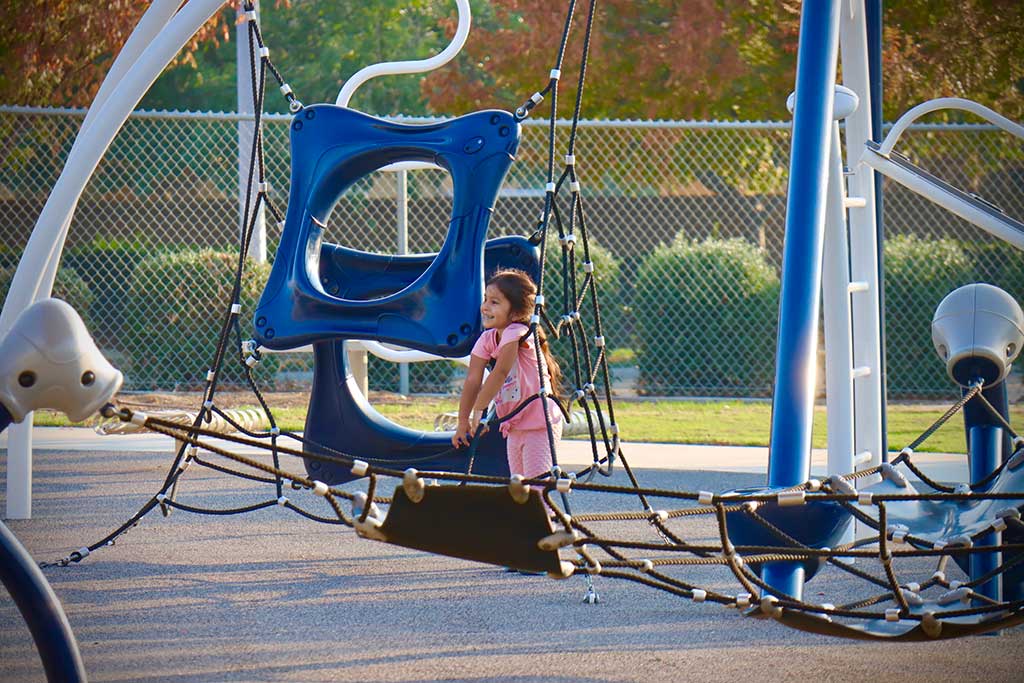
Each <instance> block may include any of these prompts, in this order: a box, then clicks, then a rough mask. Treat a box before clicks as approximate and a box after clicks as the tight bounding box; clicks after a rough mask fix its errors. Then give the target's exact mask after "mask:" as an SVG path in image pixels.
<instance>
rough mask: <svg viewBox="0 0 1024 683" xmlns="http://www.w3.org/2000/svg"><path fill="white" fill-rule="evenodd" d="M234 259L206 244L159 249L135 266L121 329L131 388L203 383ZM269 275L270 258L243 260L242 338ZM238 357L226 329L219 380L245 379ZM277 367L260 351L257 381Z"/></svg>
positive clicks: (239, 382) (226, 302) (225, 305)
mask: <svg viewBox="0 0 1024 683" xmlns="http://www.w3.org/2000/svg"><path fill="white" fill-rule="evenodd" d="M237 260H238V257H237V255H235V254H231V253H227V252H218V251H213V250H211V249H204V250H202V251H182V252H177V253H169V254H159V255H156V256H152V257H150V258H147V259H145V260H143V261H141V262H140V263H139V264H138V265H137V266H136V267H135V272H134V277H133V278H132V283H131V286H130V287H129V289H128V297H127V305H126V311H125V320H126V323H125V326H124V333H123V336H124V350H125V353H126V354H127V357H128V362H127V368H126V371H125V377H126V380H127V382H128V383H129V384H130V385H131V386H132V387H133V388H136V389H159V390H180V389H185V388H195V387H200V386H202V385H203V384H204V383H205V381H206V371H207V367H208V365H209V364H211V363H213V360H214V355H215V353H216V349H217V340H218V335H219V334H220V329H221V325H222V324H223V321H224V317H225V315H226V313H227V311H228V308H229V306H230V299H229V297H230V294H231V288H232V285H233V283H234V272H235V267H236V265H237ZM269 274H270V266H269V265H268V264H265V263H256V262H255V261H247V263H246V267H245V271H244V274H243V276H242V290H241V299H240V300H241V304H242V313H241V317H240V320H239V322H240V323H241V329H242V338H243V339H247V338H249V337H250V336H251V329H252V323H251V322H250V320H249V318H250V316H251V315H252V311H253V310H254V309H255V307H256V302H257V300H258V299H259V296H260V294H261V293H262V291H263V286H264V284H265V283H266V281H267V276H268V275H269ZM238 358H239V349H238V341H237V337H236V336H235V334H234V333H232V334H231V337H230V339H229V343H228V347H227V350H226V352H225V355H224V363H223V365H222V367H221V374H220V377H219V382H220V384H221V385H225V384H226V385H243V384H245V372H244V370H243V366H242V365H241V363H240V361H239V360H238ZM197 359H200V360H198V361H197ZM197 362H198V363H199V365H197ZM276 366H277V361H276V359H275V358H274V356H273V354H266V355H264V356H263V362H262V363H260V365H258V366H257V367H256V371H255V375H256V378H257V381H260V382H268V381H270V380H273V377H274V372H275V370H276Z"/></svg>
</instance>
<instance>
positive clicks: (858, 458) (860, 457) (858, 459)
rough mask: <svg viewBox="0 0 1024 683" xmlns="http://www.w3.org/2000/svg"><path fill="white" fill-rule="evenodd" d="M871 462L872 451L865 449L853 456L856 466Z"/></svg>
mask: <svg viewBox="0 0 1024 683" xmlns="http://www.w3.org/2000/svg"><path fill="white" fill-rule="evenodd" d="M869 462H871V451H864V452H862V453H858V454H857V455H855V456H853V464H854V465H855V466H856V465H866V464H867V463H869Z"/></svg>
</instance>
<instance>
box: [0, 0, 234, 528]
mask: <svg viewBox="0 0 1024 683" xmlns="http://www.w3.org/2000/svg"><path fill="white" fill-rule="evenodd" d="M177 4H179V3H176V2H174V0H156V2H154V4H153V5H152V6H151V7H150V9H149V10H147V12H146V14H145V15H143V19H142V21H140V24H139V26H137V27H136V30H135V31H133V32H132V35H131V36H130V37H129V40H128V42H127V43H126V45H125V48H124V49H122V54H120V55H118V59H117V60H115V67H112V73H111V74H110V75H108V79H111V78H112V80H110V83H111V85H109V86H106V82H107V79H104V84H103V85H101V87H100V92H99V93H97V100H96V102H95V103H94V104H93V107H92V108H91V109H90V112H89V114H88V115H87V117H86V122H85V123H83V126H82V129H81V130H80V131H79V135H78V137H77V138H76V140H75V143H74V144H73V145H72V148H71V152H70V153H69V155H68V159H67V161H66V162H65V165H64V169H63V170H62V171H61V175H60V177H59V178H58V179H57V182H56V183H55V185H54V187H53V189H52V190H51V192H50V196H49V197H47V200H46V204H45V205H44V207H43V210H42V212H41V213H40V215H39V218H38V220H37V221H36V225H35V228H34V229H33V230H32V234H31V236H30V237H29V241H28V244H27V246H26V247H25V251H24V252H23V254H22V257H21V260H20V262H19V264H18V268H17V270H16V271H15V274H14V278H13V280H12V282H11V287H10V290H9V291H8V294H7V299H6V301H5V302H4V306H3V310H2V311H0V338H2V337H3V336H5V335H6V334H7V332H8V331H9V330H10V327H11V325H12V324H13V323H14V320H15V319H16V318H17V316H18V315H19V314H20V313H21V312H22V311H23V310H25V309H26V308H27V307H28V306H29V305H31V304H32V303H33V302H34V301H36V300H37V299H39V298H40V297H44V296H49V294H50V292H51V291H52V288H53V278H54V276H55V275H56V264H57V262H58V261H59V260H60V255H61V253H62V252H63V249H64V242H65V240H66V238H67V233H68V229H69V228H70V225H71V219H72V216H73V215H74V211H75V208H76V206H77V205H78V200H79V198H80V197H81V195H82V192H83V191H84V189H85V185H86V184H87V183H88V182H89V178H90V177H91V176H92V174H93V172H94V171H95V170H96V166H97V165H98V164H99V161H100V159H101V158H102V157H103V154H104V153H105V152H106V150H107V148H108V147H109V146H110V143H111V142H112V141H113V139H114V136H115V135H116V134H117V132H118V131H119V130H120V129H121V127H122V126H123V125H124V122H125V121H126V120H127V118H128V115H129V114H130V113H131V111H132V109H133V108H134V107H135V106H136V105H137V104H138V102H139V100H140V99H141V98H142V95H143V94H144V93H145V92H146V90H148V89H149V86H150V85H152V83H153V81H154V80H156V77H157V76H158V75H159V74H160V72H161V71H163V69H164V68H165V67H166V66H167V64H168V63H170V61H171V59H173V58H174V56H175V55H176V54H177V53H178V52H179V51H180V50H181V48H182V47H183V46H184V45H185V43H186V42H187V41H188V40H189V38H191V37H192V35H194V34H195V32H196V31H198V30H199V28H200V27H201V26H202V25H203V24H204V23H205V22H206V21H207V20H208V19H209V18H210V17H211V16H213V14H214V12H216V11H217V9H218V8H219V7H220V6H221V5H222V4H223V0H191V1H190V2H188V3H187V4H186V5H185V6H184V7H182V8H181V10H180V11H177V12H175V10H176V9H177V6H176V5H177ZM171 15H173V17H171ZM168 17H171V18H169V19H168ZM118 62H120V66H118ZM122 74H123V75H122ZM104 86H106V87H104ZM86 124H88V125H86ZM86 131H88V135H85V133H86ZM8 436H9V439H10V441H9V443H8V452H7V453H8V454H7V472H8V477H7V506H6V507H7V517H8V518H10V519H26V518H28V517H30V516H31V510H32V508H31V505H32V503H31V501H32V472H31V462H32V461H31V457H32V438H31V420H30V419H26V420H25V421H24V423H22V424H21V425H15V426H14V428H13V429H11V430H9V431H8Z"/></svg>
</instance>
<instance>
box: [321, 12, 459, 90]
mask: <svg viewBox="0 0 1024 683" xmlns="http://www.w3.org/2000/svg"><path fill="white" fill-rule="evenodd" d="M455 4H456V5H457V6H458V8H459V25H458V27H457V28H456V29H455V37H453V38H452V42H450V43H449V44H448V47H446V48H445V49H444V50H443V51H441V52H440V53H438V54H436V55H434V56H433V57H430V58H428V59H414V60H409V61H404V62H381V63H380V64H373V65H371V66H367V67H364V68H362V69H360V70H359V71H357V72H356V73H355V74H354V75H353V76H352V78H350V79H348V80H347V81H346V82H345V85H343V86H342V87H341V91H340V92H339V93H338V99H337V100H335V104H337V105H339V106H341V107H347V106H348V103H349V101H350V100H351V99H352V95H354V94H355V92H356V89H357V88H359V86H361V85H362V84H363V83H365V82H366V81H368V80H370V79H371V78H376V77H377V76H391V75H396V74H416V73H422V72H424V71H432V70H433V69H437V68H440V67H442V66H444V65H445V64H447V63H448V62H450V61H451V60H452V58H453V57H455V55H457V54H459V50H461V49H462V46H463V45H465V44H466V38H467V37H468V36H469V25H470V22H471V19H472V15H471V13H470V9H469V0H455Z"/></svg>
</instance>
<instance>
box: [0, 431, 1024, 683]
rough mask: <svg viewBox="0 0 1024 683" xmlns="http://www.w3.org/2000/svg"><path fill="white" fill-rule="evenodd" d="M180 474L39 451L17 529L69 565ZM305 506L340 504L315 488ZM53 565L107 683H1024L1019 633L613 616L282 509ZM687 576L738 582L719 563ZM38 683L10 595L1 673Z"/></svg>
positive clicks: (226, 487)
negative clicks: (925, 633) (858, 635)
mask: <svg viewBox="0 0 1024 683" xmlns="http://www.w3.org/2000/svg"><path fill="white" fill-rule="evenodd" d="M5 461H6V458H5V457H0V463H3V462H5ZM168 464H169V459H168V456H167V455H166V454H161V453H133V452H82V451H50V452H43V453H39V454H37V455H36V460H35V473H36V479H35V481H36V485H35V497H34V518H33V519H32V520H23V521H17V520H13V521H11V522H9V526H10V528H11V529H12V530H13V531H14V533H15V534H17V535H18V537H19V538H20V539H21V540H22V542H23V543H24V544H25V545H26V547H27V548H28V549H29V550H30V551H31V552H32V553H33V555H34V556H35V557H36V559H38V560H48V561H52V560H56V559H58V558H60V557H62V556H64V555H66V554H67V553H68V552H69V551H70V550H72V549H75V548H78V547H81V546H85V545H88V544H91V543H93V542H95V541H97V540H99V539H100V538H102V537H103V536H104V535H105V534H106V533H107V532H109V531H110V530H112V529H114V528H115V527H116V526H118V525H119V524H120V523H121V522H123V521H124V520H126V519H127V518H128V517H129V516H130V515H131V514H132V513H134V512H135V511H136V510H137V509H138V508H139V507H140V506H141V505H142V504H143V503H144V502H145V501H146V500H147V499H148V498H149V496H151V495H152V494H153V493H154V492H156V491H157V490H158V487H159V486H160V483H161V482H162V481H163V477H164V475H165V474H166V468H167V467H168ZM291 466H292V468H294V469H296V470H297V471H300V468H297V467H295V465H294V464H292V465H291ZM0 475H2V470H0ZM639 476H640V478H641V482H642V483H643V484H644V485H647V486H652V487H664V488H671V489H677V490H678V489H685V490H691V491H692V490H700V489H704V490H712V491H722V490H727V489H733V488H738V487H742V486H751V485H758V484H761V483H763V480H764V477H763V475H753V474H740V473H723V472H710V471H680V470H662V469H643V470H640V471H639ZM2 482H3V478H2V476H0V486H2ZM612 483H625V477H624V476H623V475H622V474H621V472H620V473H619V474H617V475H616V477H615V479H614V480H613V482H612ZM385 490H388V489H385ZM273 495H274V493H273V490H272V489H269V490H268V489H267V488H266V485H261V484H256V483H252V482H246V481H242V480H239V479H236V478H231V477H226V476H224V475H221V474H217V473H215V472H211V471H208V470H203V469H202V468H192V469H190V470H189V472H188V476H187V479H186V480H185V481H184V482H183V484H182V485H181V486H180V487H179V496H178V499H179V500H180V501H182V502H184V503H188V504H192V505H200V506H209V507H220V508H225V507H235V506H238V505H244V504H247V503H250V502H254V501H256V500H263V499H266V498H267V497H272V496H273ZM572 496H573V505H574V511H576V512H581V511H593V510H636V509H638V505H637V504H636V502H635V500H631V499H627V498H623V497H618V496H613V495H607V494H601V495H597V494H586V493H582V492H574V493H573V494H572ZM292 497H293V499H294V500H296V502H300V501H302V502H304V503H305V504H306V507H308V508H310V509H314V510H316V511H318V512H321V513H324V514H326V513H327V512H328V510H327V508H326V506H325V505H324V504H323V501H321V500H320V499H317V498H314V497H313V496H311V495H308V494H302V493H294V494H292ZM655 506H656V507H670V506H671V503H669V502H668V501H656V502H655ZM679 524H680V526H679V527H678V531H679V533H680V534H682V535H683V536H685V537H686V538H687V539H688V540H710V539H712V538H713V534H714V532H713V529H712V527H711V526H709V525H708V523H707V522H706V521H704V520H687V521H682V522H680V523H679ZM675 528H676V527H674V529H675ZM607 533H608V534H614V535H617V536H620V537H634V536H635V537H636V538H645V539H648V540H651V537H652V534H651V533H650V532H649V531H648V530H647V529H646V528H645V527H644V526H643V525H640V526H637V525H636V523H614V524H610V525H608V531H607ZM653 540H656V537H655V538H654V539H653ZM45 573H46V576H47V578H48V579H49V580H50V582H51V583H52V585H53V587H54V590H55V591H56V593H57V595H58V596H59V597H60V599H61V600H62V602H63V604H64V606H65V609H66V611H67V614H68V617H69V619H70V622H71V625H72V628H73V629H74V631H75V633H76V635H77V637H78V640H79V644H80V647H81V650H82V655H83V658H84V661H85V666H86V669H87V671H88V674H89V677H90V680H93V681H147V682H148V681H350V680H352V681H356V680H358V681H433V680H459V681H513V682H515V683H521V682H525V681H684V680H705V681H739V680H752V681H783V680H787V681H788V680H793V679H796V678H813V679H814V680H824V681H830V680H837V681H838V680H864V679H872V678H874V679H878V680H888V679H892V678H895V677H897V676H898V677H899V678H900V679H901V680H903V681H946V680H950V681H952V680H955V681H975V680H977V681H982V680H983V681H986V682H995V681H1020V680H1021V679H1022V675H1021V664H1020V662H1021V655H1022V654H1024V630H1021V629H1014V630H1011V631H1008V632H1005V633H1003V634H1002V635H1000V636H982V637H972V638H964V639H960V640H955V641H941V642H934V643H922V644H887V643H864V642H852V641H845V640H839V639H835V638H829V637H825V636H816V635H810V634H806V633H801V632H798V631H794V630H790V629H788V628H786V627H784V626H782V625H780V624H778V623H775V622H773V621H769V620H761V619H752V618H747V617H744V616H742V615H740V613H738V612H737V611H736V610H732V609H729V608H726V607H722V606H719V605H715V604H710V603H705V604H702V605H695V604H692V603H691V602H690V601H689V600H685V599H682V598H679V597H676V596H673V595H670V594H668V593H664V592H661V591H658V590H654V589H651V588H646V587H643V586H640V585H637V584H634V583H631V582H623V581H615V580H612V579H607V578H599V579H598V580H597V582H596V585H597V589H598V590H599V592H600V594H601V598H602V602H601V604H599V605H587V604H583V603H582V598H583V594H584V590H585V582H584V580H583V579H582V578H571V579H568V580H565V581H553V580H550V579H547V578H545V577H533V576H523V575H518V574H509V573H506V572H504V571H502V570H501V569H500V568H497V567H492V566H488V565H481V564H476V563H472V562H467V561H462V560H455V559H450V558H445V557H440V556H434V555H429V554H426V553H422V552H417V551H412V550H407V549H404V548H400V547H393V546H389V545H385V544H381V543H376V542H371V541H366V540H362V539H359V538H358V537H356V536H355V535H354V533H352V531H350V530H348V529H343V528H338V527H331V526H327V525H322V524H316V523H313V522H311V521H308V520H305V519H303V518H301V517H299V516H297V515H295V514H292V513H290V512H288V511H286V510H283V509H280V508H277V507H273V508H270V509H267V510H262V511H259V512H255V513H250V514H246V515H240V516H231V517H225V516H199V515H195V514H188V513H183V512H182V511H175V512H174V513H173V514H172V515H171V516H170V517H168V518H164V517H163V516H161V515H160V513H159V512H155V513H152V514H151V515H150V516H149V517H147V518H146V519H145V520H143V522H142V524H141V525H139V526H138V527H137V528H135V529H133V530H132V531H131V532H130V533H128V534H127V535H125V536H123V537H122V538H121V539H120V540H119V541H118V543H117V544H116V545H115V546H113V547H111V548H106V549H103V550H101V551H97V552H96V553H95V554H93V555H92V556H91V557H89V558H88V559H87V560H85V561H84V562H82V563H80V564H77V565H73V566H71V567H68V568H50V569H47V570H46V572H45ZM679 576H680V577H681V578H685V579H686V580H689V581H691V582H693V583H696V584H699V585H703V586H705V587H712V588H715V589H717V590H721V591H724V592H729V593H735V592H738V591H739V590H740V589H739V587H738V586H737V584H736V583H735V582H734V581H733V580H732V578H731V575H728V574H726V573H724V572H722V571H721V570H718V569H707V568H696V569H688V570H686V572H682V571H681V573H680V574H679ZM858 590H860V591H863V590H865V588H864V586H862V585H857V582H853V581H851V580H849V579H847V578H845V575H839V576H835V575H831V574H822V575H820V576H819V577H817V578H815V579H814V580H813V581H812V582H811V583H810V584H809V585H808V588H807V594H806V596H807V597H808V598H809V599H813V600H817V601H828V602H836V603H839V602H842V601H844V600H846V599H849V598H850V597H851V596H852V595H855V594H857V593H856V591H858ZM868 593H870V590H868ZM42 678H43V673H42V667H41V665H40V663H39V660H38V657H37V655H36V653H35V651H34V648H33V645H32V642H31V639H30V637H29V634H28V631H27V629H26V627H25V626H24V623H23V622H22V621H21V618H20V615H19V614H18V612H17V610H16V609H15V607H14V605H13V602H12V601H11V599H10V596H8V595H7V594H6V593H4V592H3V590H2V588H0V680H2V681H17V682H28V681H36V680H42Z"/></svg>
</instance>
